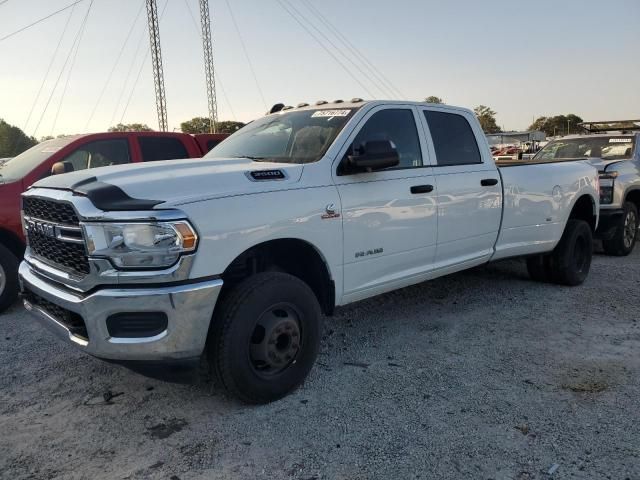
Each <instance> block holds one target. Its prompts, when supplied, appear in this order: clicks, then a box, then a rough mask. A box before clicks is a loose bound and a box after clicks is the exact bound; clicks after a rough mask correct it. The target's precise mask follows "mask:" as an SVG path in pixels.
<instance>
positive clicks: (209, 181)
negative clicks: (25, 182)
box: [32, 158, 304, 209]
mask: <svg viewBox="0 0 640 480" xmlns="http://www.w3.org/2000/svg"><path fill="white" fill-rule="evenodd" d="M303 168H304V167H303V165H298V164H284V163H271V162H269V163H268V162H255V161H252V160H249V159H246V158H230V159H219V158H217V159H192V160H167V161H161V162H152V163H140V164H129V165H118V166H112V167H103V168H96V169H92V170H83V171H79V172H73V173H67V174H64V175H56V176H51V177H48V178H45V179H43V180H40V181H39V182H37V183H36V184H34V185H33V187H32V188H38V187H42V188H54V189H62V190H71V191H74V192H77V193H79V194H87V192H88V191H91V190H93V191H95V190H96V189H97V186H100V188H102V190H103V191H104V190H105V188H107V189H108V188H113V187H115V189H116V190H119V191H120V192H119V195H118V196H119V197H120V198H122V192H124V194H126V196H128V197H130V198H131V199H132V200H142V201H143V202H144V201H147V203H151V204H153V205H158V206H159V207H160V208H166V207H168V206H174V205H180V204H184V203H190V202H197V201H200V200H207V199H211V198H218V197H227V196H233V195H243V194H251V193H261V192H268V191H275V190H283V189H287V188H291V186H292V185H293V184H295V183H297V182H298V181H299V180H300V177H301V175H302V171H303ZM103 194H104V192H102V193H101V196H104V195H103ZM88 196H90V195H88ZM90 197H91V196H90ZM94 203H95V202H94ZM141 204H142V203H141ZM114 209H118V208H114ZM120 209H127V208H120Z"/></svg>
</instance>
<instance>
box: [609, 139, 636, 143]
mask: <svg viewBox="0 0 640 480" xmlns="http://www.w3.org/2000/svg"><path fill="white" fill-rule="evenodd" d="M609 143H631V139H630V138H610V139H609Z"/></svg>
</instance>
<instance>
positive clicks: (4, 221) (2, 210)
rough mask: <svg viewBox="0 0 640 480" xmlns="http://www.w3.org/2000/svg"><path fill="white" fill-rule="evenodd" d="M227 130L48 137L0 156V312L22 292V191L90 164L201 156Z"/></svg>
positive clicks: (98, 165)
mask: <svg viewBox="0 0 640 480" xmlns="http://www.w3.org/2000/svg"><path fill="white" fill-rule="evenodd" d="M226 137H228V135H227V134H199V135H188V134H186V133H167V132H109V133H92V134H84V135H72V136H68V137H62V138H56V139H53V140H48V141H45V142H42V143H39V144H38V145H36V146H34V147H32V148H30V149H29V150H27V151H26V152H23V153H22V154H20V155H18V156H17V157H14V158H12V159H10V160H8V161H5V162H0V312H2V311H3V310H5V309H6V308H7V307H8V306H9V305H11V304H12V303H13V302H14V300H15V299H16V296H17V294H18V264H19V262H20V259H22V257H23V255H24V249H25V239H24V235H23V232H22V225H21V219H20V194H22V192H24V191H25V190H26V189H27V188H29V186H30V185H31V184H33V183H35V182H37V181H38V180H40V179H41V178H44V177H47V176H49V175H55V174H60V173H66V172H72V171H75V170H84V169H87V168H97V167H105V166H109V165H121V164H124V163H136V162H151V161H156V160H171V159H180V158H198V157H202V156H203V155H204V154H205V153H207V152H208V151H209V150H211V149H212V148H213V147H214V146H216V145H217V144H218V143H220V142H221V141H222V140H224V139H225V138H226Z"/></svg>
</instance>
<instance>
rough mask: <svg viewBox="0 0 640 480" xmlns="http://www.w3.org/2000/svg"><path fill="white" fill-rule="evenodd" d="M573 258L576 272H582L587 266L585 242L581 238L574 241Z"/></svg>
mask: <svg viewBox="0 0 640 480" xmlns="http://www.w3.org/2000/svg"><path fill="white" fill-rule="evenodd" d="M573 258H574V260H575V265H576V270H578V271H579V272H582V271H583V270H584V268H585V267H586V265H587V242H586V241H585V239H584V238H582V237H578V238H577V239H576V245H575V248H574V249H573Z"/></svg>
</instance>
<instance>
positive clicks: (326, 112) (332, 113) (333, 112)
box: [311, 110, 351, 118]
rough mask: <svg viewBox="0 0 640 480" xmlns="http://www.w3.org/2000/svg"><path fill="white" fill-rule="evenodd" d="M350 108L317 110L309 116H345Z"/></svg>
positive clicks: (349, 111)
mask: <svg viewBox="0 0 640 480" xmlns="http://www.w3.org/2000/svg"><path fill="white" fill-rule="evenodd" d="M350 113H351V110H318V111H316V112H313V115H311V117H312V118H313V117H347V116H349V114H350Z"/></svg>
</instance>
